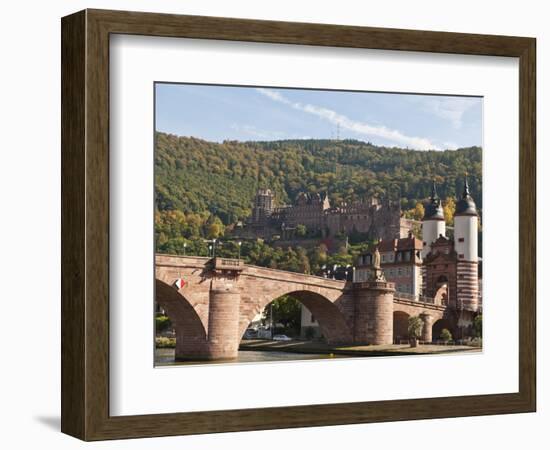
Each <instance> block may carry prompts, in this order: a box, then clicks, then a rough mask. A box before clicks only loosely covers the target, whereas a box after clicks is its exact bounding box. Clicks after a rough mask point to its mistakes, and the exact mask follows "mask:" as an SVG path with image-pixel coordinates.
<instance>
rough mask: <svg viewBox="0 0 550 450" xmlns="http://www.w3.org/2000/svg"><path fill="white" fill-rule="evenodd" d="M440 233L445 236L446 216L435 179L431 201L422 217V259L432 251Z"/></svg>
mask: <svg viewBox="0 0 550 450" xmlns="http://www.w3.org/2000/svg"><path fill="white" fill-rule="evenodd" d="M440 235H441V236H445V217H444V216H443V208H442V206H441V199H440V198H439V196H438V195H437V191H436V189H435V181H434V183H433V185H432V194H431V196H430V201H429V202H428V204H427V205H426V207H425V208H424V218H423V219H422V259H424V258H425V257H426V255H427V254H428V253H430V250H431V245H432V243H433V242H434V241H435V240H436V239H437V238H438V237H439V236H440Z"/></svg>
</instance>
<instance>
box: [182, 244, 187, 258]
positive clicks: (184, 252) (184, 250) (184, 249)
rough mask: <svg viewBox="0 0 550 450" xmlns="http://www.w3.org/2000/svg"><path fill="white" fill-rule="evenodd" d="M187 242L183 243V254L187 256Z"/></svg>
mask: <svg viewBox="0 0 550 450" xmlns="http://www.w3.org/2000/svg"><path fill="white" fill-rule="evenodd" d="M186 249H187V242H184V243H183V256H186Z"/></svg>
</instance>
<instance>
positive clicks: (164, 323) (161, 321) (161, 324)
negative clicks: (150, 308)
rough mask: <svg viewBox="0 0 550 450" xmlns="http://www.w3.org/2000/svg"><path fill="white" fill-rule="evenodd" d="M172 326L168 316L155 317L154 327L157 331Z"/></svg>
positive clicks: (159, 331)
mask: <svg viewBox="0 0 550 450" xmlns="http://www.w3.org/2000/svg"><path fill="white" fill-rule="evenodd" d="M171 328H172V322H171V321H170V318H169V317H168V316H157V317H155V329H156V331H157V333H162V332H164V331H167V330H169V329H171Z"/></svg>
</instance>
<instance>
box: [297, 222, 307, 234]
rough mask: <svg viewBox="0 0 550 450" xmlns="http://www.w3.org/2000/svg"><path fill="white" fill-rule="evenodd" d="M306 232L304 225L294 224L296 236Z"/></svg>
mask: <svg viewBox="0 0 550 450" xmlns="http://www.w3.org/2000/svg"><path fill="white" fill-rule="evenodd" d="M306 234H307V228H306V226H305V225H302V224H301V223H299V224H298V225H296V236H298V237H305V235H306Z"/></svg>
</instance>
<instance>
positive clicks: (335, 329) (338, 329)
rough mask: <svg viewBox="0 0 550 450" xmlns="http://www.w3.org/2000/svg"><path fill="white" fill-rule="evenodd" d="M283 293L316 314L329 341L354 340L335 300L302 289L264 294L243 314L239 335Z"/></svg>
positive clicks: (322, 331)
mask: <svg viewBox="0 0 550 450" xmlns="http://www.w3.org/2000/svg"><path fill="white" fill-rule="evenodd" d="M283 295H288V296H291V297H293V298H295V299H296V300H298V301H299V302H300V303H301V304H302V305H304V306H305V307H306V308H307V309H308V310H309V311H310V312H311V314H313V315H314V316H315V319H316V320H317V322H318V323H319V328H320V329H321V333H322V334H323V336H324V337H325V339H326V340H327V342H328V343H330V344H336V343H349V342H351V341H352V340H353V334H352V332H351V329H350V327H349V325H348V324H347V322H346V320H345V318H344V315H343V314H342V312H341V311H340V309H339V308H338V306H336V305H335V303H334V302H333V301H331V300H329V299H328V298H327V297H325V296H324V295H322V294H320V293H317V292H313V291H308V290H301V289H298V290H290V291H288V292H282V293H277V294H275V295H269V294H266V295H264V296H262V297H261V298H260V300H259V301H258V302H257V304H256V307H255V308H254V309H253V310H251V311H250V312H248V313H247V314H245V315H244V316H241V323H240V325H239V336H242V335H243V334H244V332H245V331H246V328H247V327H248V326H249V325H250V323H251V322H252V320H253V319H254V317H255V316H256V315H257V314H259V313H260V312H261V311H263V310H264V308H265V307H266V306H268V305H269V304H270V303H271V302H273V301H275V300H276V299H277V298H279V297H282V296H283Z"/></svg>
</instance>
